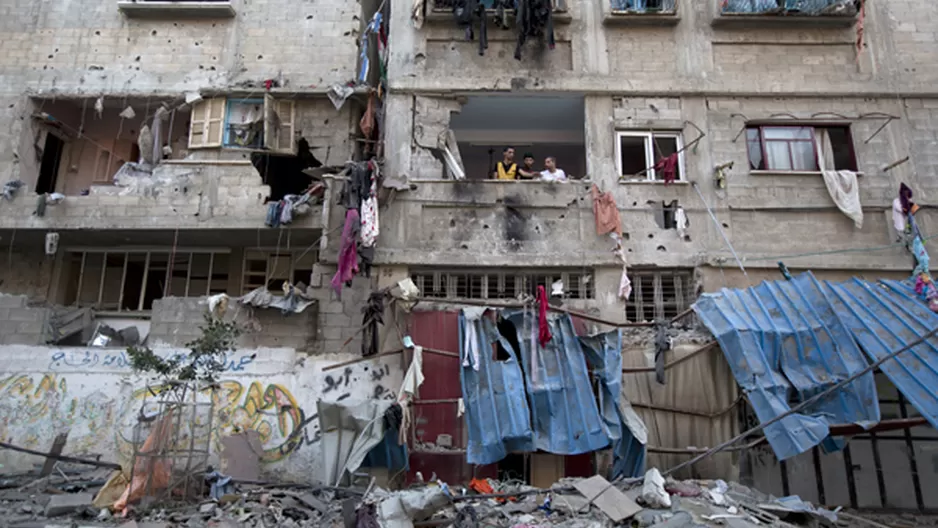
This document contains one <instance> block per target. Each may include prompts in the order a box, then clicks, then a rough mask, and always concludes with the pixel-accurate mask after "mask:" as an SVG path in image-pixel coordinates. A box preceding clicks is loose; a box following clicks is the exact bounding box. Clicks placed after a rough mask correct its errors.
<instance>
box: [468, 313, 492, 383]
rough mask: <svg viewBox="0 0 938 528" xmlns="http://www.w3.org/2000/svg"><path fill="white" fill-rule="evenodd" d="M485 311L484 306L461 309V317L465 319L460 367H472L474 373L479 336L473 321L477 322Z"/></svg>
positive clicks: (477, 365) (476, 368)
mask: <svg viewBox="0 0 938 528" xmlns="http://www.w3.org/2000/svg"><path fill="white" fill-rule="evenodd" d="M486 310H488V308H486V307H485V306H477V307H472V308H463V309H462V313H463V316H464V317H465V318H466V331H465V335H464V336H463V350H464V353H463V360H462V366H464V367H472V369H473V370H475V371H476V372H478V370H479V335H478V333H476V325H475V321H477V320H479V319H480V318H481V317H482V314H484V313H485V311H486Z"/></svg>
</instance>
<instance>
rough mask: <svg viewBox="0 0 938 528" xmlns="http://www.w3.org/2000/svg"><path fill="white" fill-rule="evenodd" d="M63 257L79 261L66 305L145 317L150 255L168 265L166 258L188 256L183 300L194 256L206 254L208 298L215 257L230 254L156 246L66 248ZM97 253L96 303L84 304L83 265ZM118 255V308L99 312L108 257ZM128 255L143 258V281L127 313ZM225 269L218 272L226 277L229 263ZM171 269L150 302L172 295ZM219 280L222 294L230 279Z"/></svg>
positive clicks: (168, 269)
mask: <svg viewBox="0 0 938 528" xmlns="http://www.w3.org/2000/svg"><path fill="white" fill-rule="evenodd" d="M65 254H66V257H65V258H66V259H67V260H69V261H70V263H71V262H74V261H75V260H78V265H79V268H78V273H77V275H78V282H77V285H76V288H75V298H74V300H72V301H69V300H66V303H67V304H68V305H70V306H76V307H90V308H94V309H95V311H96V312H97V313H99V314H104V315H109V314H120V315H127V314H143V315H145V314H149V313H150V312H151V309H145V308H144V307H143V305H144V301H145V297H146V291H147V280H148V278H149V276H150V271H151V269H153V266H154V264H153V259H152V256H153V255H154V254H155V255H160V256H165V257H166V259H167V263H168V262H169V259H170V258H174V257H179V256H180V255H188V256H189V257H188V260H187V261H186V279H185V280H186V282H185V292H184V295H183V296H184V297H189V295H190V288H191V281H192V262H193V257H194V255H204V254H208V255H209V264H208V280H207V283H206V288H205V290H206V291H205V294H204V295H205V296H208V295H211V294H212V285H213V283H214V282H215V275H216V274H217V273H216V272H217V271H219V270H216V269H215V267H216V256H217V255H225V256H228V255H230V254H231V251H230V250H228V249H203V248H176V249H173V248H169V247H167V248H163V247H158V248H108V249H104V248H67V249H66V250H65ZM99 254H100V255H101V270H100V275H99V276H98V277H97V279H96V280H97V281H98V287H97V290H98V291H97V300H95V301H93V302H90V303H86V302H83V301H82V293H83V287H84V284H85V281H86V277H85V274H86V269H85V268H86V265H87V262H88V256H89V255H99ZM117 254H120V255H123V266H121V283H120V288H119V294H118V300H117V309H116V310H111V309H102V308H101V306H102V304H103V303H104V289H105V286H106V285H107V281H106V278H107V270H108V265H107V259H108V255H117ZM130 255H144V271H143V279H142V280H141V286H140V295H139V299H138V301H137V309H136V310H129V309H128V310H125V309H123V304H124V296H125V294H126V292H125V291H124V290H125V287H126V282H127V268H128V265H129V263H130V259H129V257H130ZM75 257H78V258H77V259H76V258H75ZM227 266H228V267H226V268H225V269H224V270H220V271H221V272H223V273H224V274H225V275H226V276H227V275H228V274H229V271H230V262H229V263H228V264H227ZM172 269H173V266H169V265H167V267H166V270H165V273H164V278H163V282H164V286H163V293H162V294H161V295H160V296H159V297H157V298H154V299H153V300H154V301H156V300H158V299H163V298H165V297H168V296H172V290H171V288H172V286H171V276H170V271H171V270H172ZM68 275H69V276H72V275H73V273H71V271H70V272H69V273H68ZM218 280H220V281H223V282H224V288H222V290H223V291H225V292H227V290H228V281H229V280H230V277H229V278H226V279H218ZM216 291H218V289H216ZM199 296H200V297H201V296H202V295H201V294H199Z"/></svg>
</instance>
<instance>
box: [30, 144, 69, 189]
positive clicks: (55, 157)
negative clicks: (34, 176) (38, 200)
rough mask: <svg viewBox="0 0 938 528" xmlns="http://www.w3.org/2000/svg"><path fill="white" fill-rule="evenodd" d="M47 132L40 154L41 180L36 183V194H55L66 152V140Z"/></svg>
mask: <svg viewBox="0 0 938 528" xmlns="http://www.w3.org/2000/svg"><path fill="white" fill-rule="evenodd" d="M43 132H45V134H44V135H45V140H44V141H43V146H42V152H41V154H40V160H41V161H40V164H39V179H38V180H37V181H36V194H45V193H53V192H55V186H56V182H57V181H58V178H59V166H60V165H61V163H62V155H63V153H64V151H65V140H63V139H62V138H60V137H59V136H58V135H56V134H54V133H53V132H51V131H43Z"/></svg>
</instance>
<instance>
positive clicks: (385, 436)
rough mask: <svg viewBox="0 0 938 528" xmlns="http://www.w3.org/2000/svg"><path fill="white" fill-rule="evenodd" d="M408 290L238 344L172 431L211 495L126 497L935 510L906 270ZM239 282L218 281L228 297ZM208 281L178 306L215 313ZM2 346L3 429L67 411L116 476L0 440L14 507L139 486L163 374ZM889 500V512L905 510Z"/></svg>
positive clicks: (34, 517)
mask: <svg viewBox="0 0 938 528" xmlns="http://www.w3.org/2000/svg"><path fill="white" fill-rule="evenodd" d="M404 284H405V285H406V284H407V283H406V282H405V283H404ZM399 290H400V292H397V290H395V289H393V288H392V289H389V290H379V291H387V292H388V294H389V295H391V293H392V292H397V293H401V294H402V295H404V296H405V297H406V299H405V300H395V299H396V297H394V296H393V295H392V296H390V297H388V298H385V300H386V301H389V302H388V303H387V305H388V306H389V309H388V313H386V316H387V317H386V319H385V322H386V323H387V324H386V325H385V326H384V327H383V328H384V329H385V330H387V332H386V333H385V334H384V335H382V337H383V338H386V339H382V343H383V344H384V345H385V346H383V347H382V350H385V351H382V352H379V355H378V356H377V357H369V358H361V357H360V356H359V355H358V354H357V353H347V354H339V355H319V356H316V355H314V356H309V355H306V354H301V353H297V352H296V351H295V349H294V348H283V347H281V348H258V347H256V346H255V347H252V346H241V347H239V348H238V350H237V351H236V352H234V353H233V354H232V355H231V356H230V357H228V358H226V361H225V365H224V372H223V375H222V376H221V379H220V380H219V382H218V383H217V386H215V387H213V388H205V389H204V390H200V391H199V394H201V396H199V397H198V401H202V402H206V403H209V404H210V405H211V411H209V412H204V411H203V412H200V413H199V415H198V417H197V418H195V419H192V420H186V421H183V423H185V424H187V425H185V426H183V427H182V428H178V427H177V430H178V432H179V436H178V437H176V440H177V442H178V441H179V440H180V439H181V438H186V439H189V442H185V444H186V445H187V446H191V445H196V446H202V449H204V451H205V455H204V456H197V457H195V458H196V460H197V461H199V464H198V475H199V479H198V481H199V482H200V485H199V486H198V489H197V490H195V491H194V494H195V495H199V496H201V497H203V499H205V500H208V497H210V496H212V495H214V497H215V499H216V500H217V501H218V502H217V504H216V503H214V502H206V503H204V504H202V505H201V506H200V505H199V502H198V501H195V502H193V503H192V504H193V506H192V507H191V508H190V509H185V508H183V509H182V510H174V509H173V508H169V507H168V506H167V504H166V503H165V501H166V500H168V498H172V494H170V495H169V496H167V495H165V490H162V491H161V492H160V493H163V495H157V496H158V497H159V499H158V500H157V498H154V499H152V500H157V502H156V503H149V502H148V501H146V500H144V501H143V502H142V503H139V504H137V505H136V506H133V508H131V509H130V510H128V513H133V512H134V511H136V514H137V515H141V516H143V517H141V518H140V522H141V523H143V522H150V521H156V522H164V523H167V524H170V525H171V524H172V523H185V524H184V525H189V526H199V525H202V524H206V525H211V524H210V523H212V522H214V523H215V525H219V524H221V523H222V522H228V523H239V522H240V523H242V524H243V525H248V526H251V525H255V526H287V525H304V523H305V525H310V526H321V525H329V523H335V525H341V523H342V522H343V521H342V518H343V513H346V514H348V515H349V516H351V517H352V518H360V517H364V518H371V517H372V514H371V512H372V511H374V515H373V517H376V518H378V519H380V521H381V522H382V523H383V525H385V526H411V525H413V524H414V523H416V525H424V526H427V525H437V526H440V525H456V526H477V525H485V524H484V523H489V525H493V526H519V525H521V526H604V525H612V524H613V523H615V522H619V521H623V522H625V523H627V524H628V523H630V522H637V523H638V524H639V525H655V524H660V525H664V526H688V525H692V524H693V523H697V524H699V525H717V524H718V523H721V522H722V523H726V524H730V525H732V524H736V525H737V526H749V525H754V524H755V523H754V521H753V519H755V520H757V521H758V522H759V523H762V524H770V525H771V524H776V525H782V524H780V523H781V522H788V523H795V522H798V521H796V520H794V517H791V515H793V514H794V513H795V512H792V511H790V510H796V511H797V512H798V515H802V516H804V515H807V517H808V518H809V520H816V521H819V522H824V523H828V522H831V521H830V519H831V517H832V516H834V515H835V513H834V510H836V509H837V508H838V507H843V508H847V509H848V510H842V511H839V512H836V515H838V517H836V518H837V519H838V521H837V522H841V523H843V524H846V525H854V524H853V521H852V520H851V516H854V515H855V512H853V511H852V510H864V513H863V515H867V512H868V511H869V510H879V511H885V512H891V513H896V512H905V513H907V514H910V515H913V516H914V515H925V514H929V513H932V512H934V511H935V509H936V507H938V506H936V504H938V496H936V495H935V489H936V488H935V486H933V485H932V483H934V482H935V479H936V473H935V471H936V470H935V467H936V466H935V453H934V452H933V449H932V445H933V444H934V440H933V438H935V437H936V435H935V430H934V429H933V425H934V424H935V421H936V420H935V416H936V411H935V410H936V403H935V396H934V392H933V391H927V390H923V388H924V387H933V386H935V382H936V381H938V380H936V379H934V376H935V375H936V374H935V373H936V362H938V359H936V353H935V348H934V344H933V343H935V338H934V329H935V328H938V316H935V315H934V314H933V313H932V312H930V311H929V310H928V308H927V305H925V303H924V302H922V301H920V300H919V299H918V298H917V296H916V295H915V294H914V292H912V290H911V287H910V286H908V285H907V284H905V283H902V282H894V281H883V282H865V281H860V280H853V281H848V282H828V281H818V280H816V279H815V278H814V277H813V276H812V275H810V274H804V275H799V276H796V277H794V278H793V279H792V280H790V281H787V280H786V281H772V282H767V283H763V284H762V285H760V286H758V287H755V288H751V289H747V290H724V291H722V292H720V293H714V294H705V295H704V296H703V297H702V298H701V299H700V300H699V301H698V302H697V303H696V304H695V305H694V309H693V313H691V312H689V311H686V310H685V311H682V312H681V313H678V314H676V315H675V316H674V317H673V318H674V319H675V320H674V321H673V322H663V323H658V324H655V323H626V322H616V321H606V320H604V319H601V318H598V317H596V316H592V315H588V314H586V313H583V312H579V311H569V310H566V309H565V308H562V307H557V306H554V305H552V304H549V303H547V302H546V301H547V299H546V295H545V296H544V301H545V302H544V303H543V304H542V303H541V302H540V301H534V300H531V301H528V302H527V303H526V304H515V305H510V306H506V304H510V302H509V303H499V302H492V301H480V302H475V303H471V302H467V301H458V302H459V304H458V305H454V304H439V303H440V299H435V298H425V297H420V298H419V302H418V303H417V305H416V306H413V307H411V303H413V301H414V299H413V298H412V295H414V293H413V292H412V290H411V289H410V288H399ZM408 292H410V293H408ZM421 294H425V293H424V292H422V291H421V292H419V293H417V294H416V295H418V296H419V295H421ZM235 297H238V298H237V299H235ZM241 300H243V298H241V297H240V296H236V295H231V298H229V303H228V310H227V312H226V313H227V315H226V317H230V316H233V315H234V311H235V308H236V307H237V306H239V305H240V304H241V303H240V302H239V301H241ZM171 301H172V299H169V300H167V299H163V300H161V301H159V302H160V303H163V302H171ZM202 301H203V304H200V303H199V301H198V300H195V301H194V302H193V303H192V306H191V307H190V309H191V310H192V311H191V312H190V313H189V316H188V318H189V319H193V318H194V317H195V316H196V315H201V314H203V313H205V312H206V311H208V310H209V304H208V302H207V301H208V298H205V299H203V300H202ZM11 302H12V301H11ZM434 303H436V304H435V305H434ZM472 304H475V305H479V306H478V308H482V309H473V306H471V305H472ZM486 304H488V307H489V308H491V309H489V310H485V309H484V308H485V306H484V305H486ZM324 307H325V306H320V308H324ZM405 307H411V312H410V313H407V311H406V310H402V309H403V308H405ZM23 308H24V309H28V308H29V307H23ZM9 309H10V310H11V314H10V315H11V318H12V317H13V314H12V311H13V308H12V307H10V308H9ZM542 309H543V310H542ZM176 310H177V311H178V309H176ZM456 310H458V311H456ZM541 313H543V316H542V315H541ZM698 321H699V323H700V325H698ZM609 323H613V324H609ZM701 325H702V326H701ZM616 326H618V328H615V327H616ZM609 328H613V330H611V331H610V330H609ZM397 330H400V334H398V333H397ZM7 348H8V350H7V351H8V352H9V354H8V358H9V360H8V361H7V362H6V366H5V367H4V370H5V371H6V372H5V373H4V375H3V381H2V382H0V391H2V392H3V395H4V396H3V399H2V406H3V412H2V413H0V414H2V416H3V423H2V427H3V430H2V437H3V440H4V441H5V442H9V443H10V444H12V445H16V446H33V447H39V451H40V452H45V451H49V450H50V448H52V449H51V450H52V451H54V450H55V447H54V444H55V443H56V442H55V441H56V439H57V438H58V437H59V436H60V435H61V434H63V433H65V432H67V433H68V435H67V437H65V439H64V442H65V443H64V449H62V447H60V448H59V450H62V451H63V452H64V453H66V454H67V455H71V456H76V457H79V458H81V459H86V460H87V459H92V460H96V461H97V463H98V464H100V463H101V461H106V462H108V463H111V464H116V465H119V466H120V467H122V468H124V470H125V471H127V473H128V474H126V475H124V476H123V477H121V476H119V475H121V474H122V473H117V474H116V475H110V474H102V475H98V474H95V475H90V474H89V475H81V474H76V473H73V472H74V471H77V468H78V467H79V466H72V465H69V464H68V463H66V462H60V463H59V465H58V466H57V468H56V467H55V466H53V465H51V464H48V469H49V472H51V475H50V476H49V477H47V478H45V479H43V480H41V481H39V482H38V483H36V482H34V481H35V480H36V477H38V474H35V473H27V474H25V475H24V476H22V477H19V478H17V477H16V476H15V473H16V472H28V471H29V469H30V466H32V465H34V464H35V465H36V466H37V467H38V466H39V465H41V464H43V459H42V458H41V457H39V458H32V456H31V455H25V454H22V453H18V452H17V453H14V452H11V451H9V450H4V451H3V453H2V455H3V464H4V468H5V472H6V473H8V475H7V476H5V477H4V482H5V484H4V486H9V489H12V490H16V491H6V492H5V493H8V495H7V496H6V497H7V500H9V501H11V502H9V503H7V504H6V505H5V507H8V508H9V510H8V511H9V513H10V514H11V515H16V516H17V517H16V519H17V522H18V523H19V522H22V523H29V522H42V523H45V522H46V521H44V520H40V519H41V518H42V517H43V516H45V515H47V514H48V515H55V514H56V513H61V514H63V515H65V514H68V515H74V516H79V517H80V516H82V515H85V516H89V515H93V516H95V517H97V516H98V515H100V516H101V517H102V518H105V517H108V515H111V514H110V513H99V511H98V510H92V509H91V508H92V507H94V508H102V509H103V508H105V507H107V506H109V505H113V504H114V501H115V500H117V499H115V498H113V497H111V498H110V499H108V497H107V494H106V493H103V492H102V491H101V490H108V491H109V492H114V491H115V488H116V490H117V491H118V492H120V491H126V490H128V489H131V488H132V486H131V487H130V488H128V486H127V484H126V482H127V480H124V481H123V487H121V479H122V478H123V479H128V480H131V479H132V478H133V477H132V476H131V473H133V471H135V470H136V471H138V475H139V474H140V473H139V471H143V473H144V474H145V473H146V470H142V469H138V468H139V466H138V464H139V462H140V454H141V451H142V450H143V447H144V446H145V445H147V442H148V441H150V442H155V441H156V440H155V439H157V438H158V437H159V435H158V434H156V433H155V432H154V431H162V430H164V429H163V427H161V424H166V423H168V422H167V419H166V417H165V416H164V415H161V414H160V412H159V411H160V408H159V406H158V404H157V403H158V402H157V401H156V400H155V399H154V397H153V393H154V392H155V391H154V390H153V389H154V387H152V386H150V387H148V384H147V383H146V380H143V379H141V378H139V377H136V376H134V375H133V374H132V372H131V371H130V367H129V362H128V361H127V359H126V358H125V357H124V356H123V354H124V352H123V351H122V349H120V348H94V347H87V346H86V347H79V348H73V347H40V346H18V347H7ZM401 348H403V353H402V352H399V351H397V350H395V349H398V350H399V349H401ZM185 352H186V351H185V349H182V348H179V347H175V348H173V347H169V348H166V349H163V350H158V353H161V354H174V353H185ZM40 355H42V356H43V357H44V358H45V360H37V358H38V357H40ZM740 388H741V389H742V390H739V389H740ZM156 392H158V391H156ZM402 430H403V433H401V431H402ZM170 436H172V435H170ZM401 440H404V442H403V443H402V442H401ZM730 441H735V442H734V443H732V444H731V443H730ZM151 445H152V443H151ZM166 445H175V444H173V443H170V444H166ZM711 446H717V447H721V448H723V449H722V450H720V451H719V452H714V453H710V451H711V449H709V448H710V447H711ZM167 449H169V448H168V447H167ZM704 455H708V456H706V457H704V458H700V457H703V456H704ZM27 457H28V458H27ZM696 458H700V460H697V461H695V463H694V464H693V465H690V466H688V465H687V462H688V461H690V460H693V459H696ZM779 460H781V462H779ZM209 466H211V468H212V469H210V470H208V471H206V468H208V467H209ZM682 466H683V467H682ZM656 467H657V468H659V469H660V471H658V472H655V471H651V470H652V468H656ZM214 469H217V470H218V473H215V472H214V471H213V470H214ZM671 470H675V471H673V472H672V471H671ZM206 473H207V474H208V475H206ZM659 473H661V474H664V475H665V476H672V477H674V478H676V479H697V480H696V481H695V482H685V481H680V480H675V481H670V480H665V479H664V478H660V479H659V477H658V475H659ZM76 475H78V476H76ZM594 475H598V477H594ZM206 476H207V480H208V482H207V483H205V484H201V483H202V480H203V479H204V478H205V477H206ZM602 477H604V478H606V479H607V480H606V481H603V480H601V479H600V480H597V478H602ZM229 478H230V480H229ZM66 479H70V480H66ZM700 479H709V480H706V481H703V480H700ZM720 479H722V481H723V482H722V483H721V481H720ZM265 482H266V483H270V482H276V483H277V484H276V485H274V489H271V487H270V486H271V485H270V484H264V483H265ZM285 482H295V484H285ZM725 482H740V483H742V484H744V485H746V486H748V488H742V487H740V485H737V484H725ZM108 483H110V484H108ZM608 483H614V485H613V486H610V485H609V484H608ZM30 485H32V487H30ZM203 486H204V489H203ZM415 486H416V487H415ZM407 487H411V488H412V489H411V490H410V491H394V490H400V489H403V488H407ZM17 488H19V489H17ZM749 488H751V489H749ZM48 489H52V490H53V492H51V494H52V495H59V496H60V497H65V498H57V497H56V498H47V496H46V494H45V493H44V492H45V490H48ZM83 489H85V490H87V491H86V492H85V493H90V494H89V495H80V494H79V492H81V490H83ZM30 490H32V491H30ZM301 490H302V491H301ZM753 490H759V492H761V493H766V494H772V495H774V496H775V497H788V498H784V499H779V500H776V499H774V498H772V497H769V496H768V495H761V494H760V493H759V492H756V491H753ZM61 491H64V492H65V494H60V493H58V492H61ZM94 493H98V494H99V495H98V499H99V501H98V503H97V505H93V504H90V503H91V502H93V498H94ZM498 493H502V494H503V495H497V494H498ZM620 493H624V494H625V495H626V496H627V497H629V498H630V500H631V501H634V502H635V503H636V505H635V506H632V502H630V500H626V499H623V498H622V497H621V496H620V495H619V494H620ZM493 494H495V495H497V496H496V497H494V499H492V500H490V499H489V498H488V496H489V495H493ZM607 494H612V495H614V496H613V497H611V498H610V497H605V495H607ZM795 496H797V498H791V497H795ZM24 497H25V498H24ZM512 497H514V498H515V499H516V500H507V502H505V501H504V500H502V501H500V500H499V499H510V498H512ZM14 499H17V502H16V503H13V502H12V501H13V500H14ZM0 500H3V497H0ZM108 500H110V501H111V502H108ZM69 501H71V502H69ZM83 501H84V502H83ZM102 501H103V502H102ZM666 501H670V506H666ZM63 502H65V503H69V504H72V506H67V505H63V504H62V503H63ZM808 502H811V503H814V504H818V505H823V506H826V507H828V510H827V511H822V510H818V509H815V508H813V507H811V506H809V505H808V504H807V503H808ZM43 503H45V504H43ZM369 504H374V505H375V506H374V510H372V508H371V507H370V506H368V505H369ZM590 504H592V506H590ZM571 505H574V506H571ZM469 506H471V508H470V507H469ZM56 508H58V509H56ZM642 508H644V509H642ZM805 510H807V511H808V513H805ZM120 511H123V510H122V509H119V510H118V513H119V512H120ZM161 512H162V513H161ZM401 512H405V513H404V514H403V518H400V517H401V515H402V513H401ZM396 517H397V518H396ZM779 517H784V518H786V519H785V520H784V521H779V520H778V518H779ZM897 519H899V520H900V521H901V522H898V523H897V522H893V521H890V522H889V523H888V524H887V525H892V526H899V525H909V524H911V520H910V519H906V518H904V517H897ZM913 520H914V517H913ZM92 521H94V519H89V522H92ZM102 522H103V521H102ZM360 522H366V521H364V520H363V521H360ZM427 522H430V523H432V524H426V523H427ZM421 523H423V524H421ZM111 524H115V522H114V521H111ZM24 525H28V524H24ZM41 525H43V526H44V525H45V524H41ZM353 525H354V524H353ZM359 526H368V524H359Z"/></svg>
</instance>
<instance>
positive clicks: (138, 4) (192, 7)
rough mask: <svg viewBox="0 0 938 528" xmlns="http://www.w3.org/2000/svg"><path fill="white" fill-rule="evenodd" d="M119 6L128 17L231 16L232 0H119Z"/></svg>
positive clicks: (233, 12) (233, 13)
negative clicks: (207, 0) (227, 0)
mask: <svg viewBox="0 0 938 528" xmlns="http://www.w3.org/2000/svg"><path fill="white" fill-rule="evenodd" d="M117 8H118V9H119V10H120V11H121V12H122V13H124V15H126V16H128V17H135V18H167V17H174V16H185V17H193V18H197V17H204V18H231V17H234V16H235V10H234V7H232V5H231V2H184V1H177V0H144V1H140V0H118V2H117Z"/></svg>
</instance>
